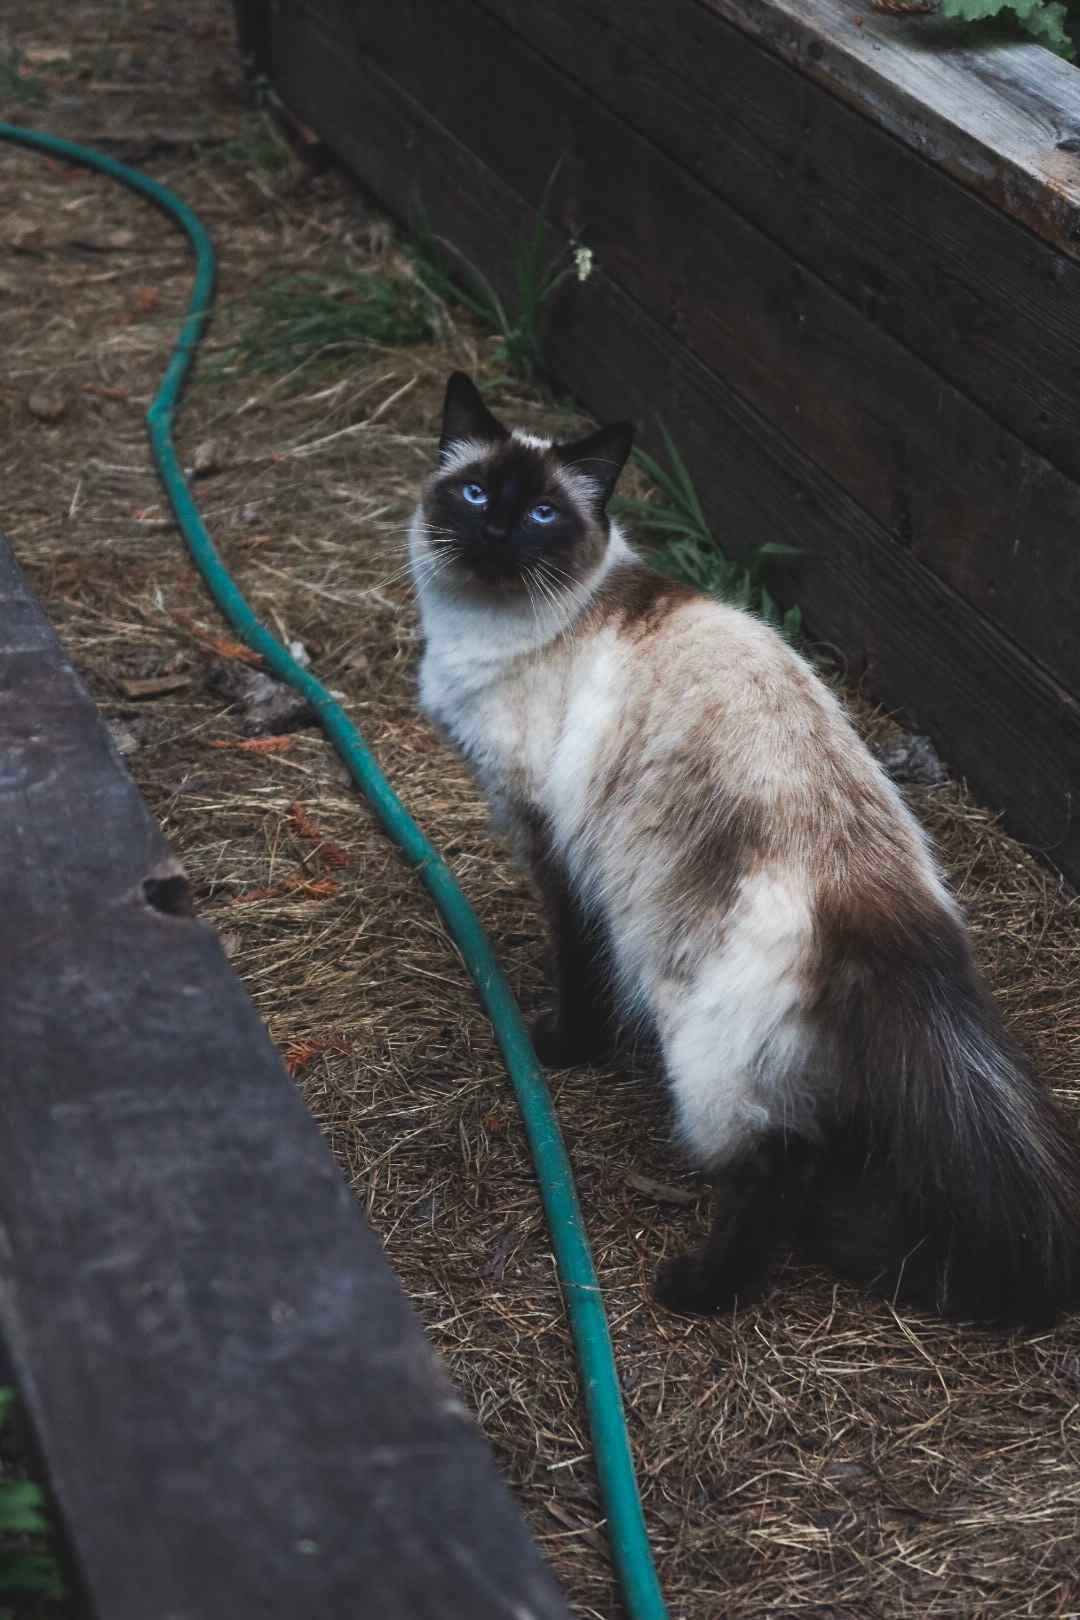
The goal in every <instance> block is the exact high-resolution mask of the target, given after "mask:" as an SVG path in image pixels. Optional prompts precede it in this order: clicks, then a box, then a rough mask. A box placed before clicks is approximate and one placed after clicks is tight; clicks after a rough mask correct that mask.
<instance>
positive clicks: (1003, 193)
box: [699, 0, 1080, 256]
mask: <svg viewBox="0 0 1080 1620" xmlns="http://www.w3.org/2000/svg"><path fill="white" fill-rule="evenodd" d="M699 3H700V4H701V5H703V6H704V7H705V9H707V10H709V11H712V12H714V13H715V14H716V15H718V16H720V17H724V18H726V20H727V21H728V22H732V23H734V24H735V25H736V27H738V28H741V29H743V30H744V31H745V32H746V33H748V34H749V35H751V36H752V37H753V38H754V39H757V40H759V41H760V42H761V43H762V44H763V45H765V46H766V47H767V48H768V49H769V50H770V51H773V52H774V53H775V54H776V55H777V56H779V57H781V58H782V59H783V60H784V61H786V62H790V63H791V64H792V65H793V66H795V67H797V68H798V69H799V71H800V72H801V73H804V74H806V76H807V77H808V78H810V79H813V80H814V81H816V82H817V83H818V84H822V85H824V86H825V87H826V88H827V89H828V90H831V91H832V92H833V94H835V95H837V96H840V97H841V98H842V99H843V100H845V101H847V102H848V103H850V105H851V106H853V107H854V108H855V109H856V110H857V111H858V112H860V113H862V114H864V115H865V116H866V117H867V118H869V119H871V120H872V121H873V122H874V123H875V124H877V125H878V126H879V127H880V128H881V129H885V130H888V131H889V133H890V134H892V135H896V136H897V137H899V139H900V140H902V141H904V142H905V144H907V145H908V146H910V147H912V149H913V150H914V151H916V152H918V153H919V154H920V156H922V157H925V158H928V159H929V160H930V161H931V162H932V163H936V164H938V165H939V166H940V167H941V168H942V169H944V170H945V171H946V173H948V174H951V175H954V176H955V177H956V179H958V180H960V181H962V182H963V184H964V185H966V186H968V187H970V189H971V190H972V191H975V192H977V193H978V194H979V195H980V196H982V197H985V198H987V199H988V201H990V202H992V203H993V204H994V206H995V207H997V208H1000V209H1002V211H1003V212H1005V213H1007V214H1011V215H1012V216H1013V218H1015V219H1018V220H1020V221H1021V222H1022V223H1023V224H1024V225H1027V226H1029V227H1030V228H1031V229H1032V230H1033V231H1036V232H1037V233H1038V235H1040V236H1044V237H1046V239H1047V240H1048V241H1051V242H1054V243H1056V244H1057V245H1058V246H1059V247H1061V248H1062V249H1063V250H1064V251H1065V252H1067V253H1070V254H1072V255H1074V256H1080V155H1078V154H1077V153H1076V152H1075V151H1072V152H1070V151H1067V150H1064V149H1063V148H1062V145H1061V143H1062V142H1063V141H1071V140H1075V139H1076V138H1077V137H1078V136H1080V77H1078V75H1077V72H1076V69H1075V68H1074V67H1073V66H1072V65H1071V63H1069V62H1065V61H1063V60H1062V59H1061V58H1060V57H1057V56H1055V55H1054V54H1053V53H1052V52H1051V51H1047V50H1044V49H1043V48H1042V46H1040V45H1035V44H1029V43H1028V42H1027V41H1025V40H1024V39H1022V38H1020V39H1017V38H1010V37H1004V38H1002V37H1001V36H1000V35H998V34H996V33H995V32H994V31H993V30H989V31H988V30H982V31H980V32H978V33H972V32H971V31H970V29H967V28H963V27H959V26H957V25H955V24H950V23H946V22H943V21H941V20H939V19H937V18H933V17H929V18H922V19H914V18H898V17H890V16H888V15H884V14H882V13H880V12H875V11H874V10H873V8H872V7H871V6H869V5H864V4H863V0H767V3H765V0H699Z"/></svg>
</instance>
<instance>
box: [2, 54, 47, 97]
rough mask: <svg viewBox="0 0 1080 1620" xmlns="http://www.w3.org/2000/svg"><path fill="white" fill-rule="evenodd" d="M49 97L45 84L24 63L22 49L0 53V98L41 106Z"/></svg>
mask: <svg viewBox="0 0 1080 1620" xmlns="http://www.w3.org/2000/svg"><path fill="white" fill-rule="evenodd" d="M47 98H48V93H47V91H46V89H45V86H44V84H43V83H42V81H41V80H40V79H39V78H38V76H37V74H36V73H31V71H30V69H29V68H28V67H26V66H25V65H24V62H23V58H22V53H21V52H20V51H7V52H5V53H4V54H2V55H0V99H3V100H4V101H14V102H22V103H23V104H24V105H25V104H29V105H31V106H34V107H40V106H41V104H42V103H43V102H44V101H46V100H47Z"/></svg>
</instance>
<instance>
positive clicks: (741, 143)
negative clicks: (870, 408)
mask: <svg viewBox="0 0 1080 1620" xmlns="http://www.w3.org/2000/svg"><path fill="white" fill-rule="evenodd" d="M482 4H483V6H484V9H485V10H486V11H488V12H490V13H491V14H492V15H494V16H497V17H499V18H501V19H502V20H503V21H504V22H505V23H506V24H507V26H508V27H510V28H511V29H513V31H514V32H515V33H517V34H519V35H520V36H521V37H522V38H523V39H524V40H527V41H528V42H529V44H531V45H532V46H533V47H534V49H536V50H537V51H539V52H541V53H542V54H543V55H544V56H545V57H546V58H547V59H548V61H550V62H552V63H554V64H567V63H571V62H572V63H573V74H574V77H575V79H577V80H578V82H579V83H580V84H582V85H583V86H585V87H587V89H588V90H589V91H591V92H592V93H593V94H594V95H595V96H596V97H597V99H598V100H599V101H600V102H601V103H603V105H604V106H605V107H607V108H608V110H609V111H611V112H613V113H615V114H617V115H618V117H620V118H621V119H623V120H624V121H625V122H626V123H627V124H629V125H630V126H631V127H632V128H633V129H635V130H637V131H638V132H639V133H640V134H642V135H644V136H645V137H646V138H647V139H648V140H649V141H651V142H652V143H653V144H654V145H655V146H657V147H658V148H659V149H660V150H661V151H662V152H665V153H666V154H667V155H668V156H669V157H671V158H673V159H674V160H675V161H676V162H678V163H679V164H681V165H682V166H683V168H685V169H686V171H687V173H689V174H691V175H693V177H694V178H695V179H696V180H697V181H698V182H699V183H700V184H701V185H702V186H703V187H705V188H706V189H707V190H709V191H711V192H714V193H715V194H716V195H717V196H719V197H722V198H724V199H726V200H727V202H728V203H729V204H730V205H731V206H732V207H733V208H734V209H736V210H737V211H738V212H739V213H740V214H741V215H743V217H744V218H745V219H747V220H750V221H751V222H752V223H753V224H755V225H756V226H757V227H758V228H759V229H760V230H761V231H763V232H764V233H765V235H766V236H768V237H770V238H771V239H772V240H773V241H775V242H777V243H779V244H780V245H782V247H783V248H784V250H785V251H786V252H787V253H788V254H789V255H790V256H791V258H792V259H793V260H794V261H795V262H796V263H798V264H800V265H803V266H805V267H806V268H807V269H809V270H811V271H813V272H814V273H815V274H816V275H818V276H820V277H821V279H822V280H823V281H825V282H827V283H828V284H829V286H831V287H832V288H834V289H835V290H836V291H837V292H839V293H840V294H841V295H842V296H843V297H844V298H846V299H847V300H848V302H849V303H851V304H852V305H853V306H854V308H855V309H856V310H858V311H859V312H860V314H862V315H863V316H864V317H865V319H866V320H867V321H868V322H869V323H870V324H871V325H875V326H878V327H880V328H882V329H883V330H884V331H886V332H888V333H889V334H890V335H891V336H893V337H895V338H897V339H898V340H899V341H900V342H901V343H902V344H904V345H905V346H906V347H908V348H910V349H912V350H913V351H914V352H915V353H916V354H918V355H919V356H920V358H921V359H922V360H924V361H925V362H926V363H927V364H928V365H929V366H930V367H931V368H933V369H934V370H935V371H936V372H939V373H940V374H941V375H942V376H943V377H944V378H945V379H946V380H947V381H948V382H951V383H952V384H953V385H954V386H955V388H957V389H958V390H959V391H960V392H961V393H963V394H965V395H966V396H967V397H968V398H969V399H971V400H972V401H974V402H975V403H976V404H978V405H980V406H982V408H983V409H984V410H985V411H987V412H988V414H989V415H990V416H991V417H993V418H994V419H995V420H996V421H998V422H1000V423H1001V424H1002V426H1004V427H1006V428H1008V429H1009V430H1010V431H1011V432H1012V433H1015V434H1016V436H1017V437H1018V438H1020V439H1022V440H1023V441H1024V443H1025V444H1028V445H1030V446H1031V447H1032V448H1033V449H1034V450H1036V451H1038V452H1039V454H1040V455H1042V456H1045V457H1046V459H1047V460H1048V461H1050V462H1052V463H1053V464H1054V465H1055V466H1057V467H1058V468H1060V469H1061V470H1062V471H1063V472H1065V473H1067V474H1068V475H1069V476H1070V477H1071V478H1073V479H1074V480H1078V481H1080V264H1078V263H1077V262H1076V260H1075V259H1073V258H1069V257H1066V256H1065V255H1064V254H1063V253H1062V252H1061V251H1059V250H1058V249H1057V248H1055V247H1053V246H1051V244H1050V243H1049V242H1046V241H1044V240H1043V239H1042V238H1041V237H1038V236H1035V235H1033V234H1032V232H1031V231H1029V230H1028V229H1026V228H1025V227H1024V226H1023V225H1020V224H1018V223H1017V222H1016V220H1014V219H1013V218H1011V217H1010V216H1009V215H1008V214H1006V213H1002V212H1001V210H1000V209H997V208H994V207H993V206H991V205H990V203H988V202H986V201H984V200H983V199H982V198H981V197H980V196H978V195H977V194H975V193H974V192H972V191H969V190H967V189H966V188H965V187H964V186H963V185H961V184H959V183H958V182H957V181H956V180H954V179H952V178H951V177H950V176H949V175H948V174H946V173H945V172H944V171H943V170H942V169H939V168H937V167H936V166H935V165H934V164H933V163H930V162H928V161H927V160H926V158H925V157H924V156H922V155H920V154H918V153H916V151H915V150H914V149H913V148H912V147H911V146H907V145H904V144H903V143H902V142H901V141H900V140H899V139H897V138H896V137H894V136H893V135H890V134H888V133H886V132H885V130H883V129H882V128H880V127H878V125H876V124H875V123H874V122H873V121H872V119H869V118H867V117H864V116H862V115H861V114H860V113H858V112H856V111H854V110H853V109H852V108H851V107H849V106H848V105H846V104H845V103H844V102H842V101H840V100H838V99H837V97H836V96H835V95H833V94H832V93H831V92H830V91H828V90H826V89H824V88H823V87H822V86H821V85H820V84H818V83H816V82H815V81H813V80H811V79H808V78H806V77H805V76H804V75H803V74H802V73H800V72H799V71H798V70H797V69H796V68H795V67H792V66H789V65H788V64H787V63H786V62H784V61H783V60H781V59H780V58H778V57H776V56H774V55H772V54H771V52H770V51H768V50H764V49H762V47H761V45H760V44H759V43H758V42H757V40H756V39H754V38H752V37H751V36H750V35H748V34H746V33H743V32H742V31H741V30H740V29H739V28H736V27H735V26H734V25H733V24H731V23H729V22H727V21H726V20H725V19H724V18H723V17H721V16H719V15H718V14H717V12H716V11H714V10H712V9H709V8H706V7H705V6H703V5H702V4H701V0H635V4H634V5H633V6H622V7H618V8H614V7H613V5H612V0H576V3H575V4H573V5H572V6H571V5H568V4H567V0H482ZM865 9H867V10H869V9H870V8H865ZM882 26H885V27H892V28H893V29H894V30H898V29H902V28H904V27H906V28H907V29H908V30H909V31H911V30H914V31H916V32H917V30H918V29H919V28H920V26H921V24H920V23H919V21H917V20H914V19H910V18H909V19H908V20H907V22H906V23H892V24H890V23H888V21H887V20H886V21H884V22H883V24H882ZM1072 71H1073V72H1075V70H1072ZM1076 161H1077V164H1078V167H1080V159H1077V160H1076ZM586 223H587V222H586ZM1030 538H1031V537H1030V536H1029V542H1030ZM1061 538H1062V541H1063V542H1064V541H1065V537H1064V536H1062V537H1061Z"/></svg>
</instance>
